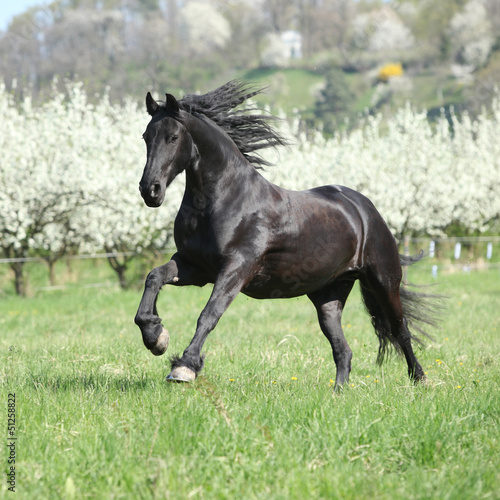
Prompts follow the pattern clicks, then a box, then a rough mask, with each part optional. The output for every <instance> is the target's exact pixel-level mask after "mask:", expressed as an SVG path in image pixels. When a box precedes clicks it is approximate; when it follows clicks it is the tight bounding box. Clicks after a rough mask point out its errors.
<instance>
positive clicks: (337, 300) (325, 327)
mask: <svg viewBox="0 0 500 500" xmlns="http://www.w3.org/2000/svg"><path fill="white" fill-rule="evenodd" d="M353 285H354V281H352V280H345V281H338V282H334V283H332V284H330V285H328V286H326V287H325V288H322V289H321V290H318V291H316V292H314V293H311V294H309V295H308V297H309V298H310V299H311V301H312V303H313V304H314V306H315V307H316V311H317V312H318V320H319V324H320V326H321V330H322V331H323V333H324V334H325V337H326V338H327V339H328V341H329V342H330V345H331V346H332V351H333V359H334V361H335V365H336V367H337V375H336V378H335V389H336V390H339V389H340V388H341V387H342V385H343V384H346V383H347V382H348V381H349V373H350V371H351V358H352V351H351V348H350V347H349V345H348V344H347V341H346V339H345V337H344V332H343V331H342V324H341V318H342V311H343V309H344V305H345V302H346V300H347V297H348V296H349V293H350V292H351V290H352V287H353Z"/></svg>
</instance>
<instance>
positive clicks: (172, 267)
mask: <svg viewBox="0 0 500 500" xmlns="http://www.w3.org/2000/svg"><path fill="white" fill-rule="evenodd" d="M206 283H207V281H206V279H204V277H203V275H202V273H201V272H200V271H199V270H197V269H196V268H194V267H192V266H190V265H189V264H186V263H185V262H184V261H183V259H182V257H181V256H180V255H179V254H175V255H174V256H173V257H172V259H171V260H170V261H169V262H167V263H166V264H164V265H163V266H159V267H156V268H155V269H153V270H152V271H151V272H150V273H149V274H148V277H147V278H146V284H145V286H144V293H143V295H142V299H141V303H140V304H139V309H138V310H137V314H136V316H135V323H136V325H137V326H138V327H139V328H140V329H141V333H142V340H143V341H144V345H145V346H146V347H147V348H148V349H149V350H150V351H151V352H152V353H153V354H154V355H155V356H160V355H161V354H163V353H164V352H165V351H166V350H167V347H168V341H169V334H168V331H167V330H166V329H165V328H164V327H163V325H162V324H161V318H160V317H159V316H158V311H157V309H156V300H157V298H158V293H159V292H160V289H161V288H162V286H163V285H176V286H185V285H197V286H203V285H205V284H206Z"/></svg>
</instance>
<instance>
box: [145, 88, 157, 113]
mask: <svg viewBox="0 0 500 500" xmlns="http://www.w3.org/2000/svg"><path fill="white" fill-rule="evenodd" d="M146 109H147V110H148V113H149V114H150V115H151V116H153V115H154V114H155V113H156V112H157V111H158V103H157V102H156V101H155V100H154V99H153V96H152V95H151V92H148V93H147V94H146Z"/></svg>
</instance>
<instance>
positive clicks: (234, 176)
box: [186, 117, 263, 198]
mask: <svg viewBox="0 0 500 500" xmlns="http://www.w3.org/2000/svg"><path fill="white" fill-rule="evenodd" d="M188 130H189V133H190V134H191V137H192V139H193V143H194V145H195V146H196V149H197V154H196V155H195V157H194V159H193V161H192V162H191V164H190V166H189V167H188V169H186V189H187V190H188V191H191V192H192V193H193V195H194V196H197V195H200V194H203V195H204V196H205V197H207V198H215V197H217V196H219V195H220V194H221V192H226V191H227V190H231V189H234V188H236V186H235V183H238V187H240V188H241V187H242V186H245V188H248V189H250V188H251V186H252V184H253V183H255V182H259V181H260V180H261V179H262V180H263V178H262V177H261V176H260V175H259V174H258V173H257V172H256V171H255V169H254V167H253V166H252V165H251V164H250V163H249V162H248V160H247V159H246V158H245V157H244V156H243V154H242V153H241V152H240V151H239V150H238V148H237V147H236V145H235V144H234V142H233V141H232V139H231V138H230V137H229V136H228V135H227V134H226V133H225V132H224V131H223V130H222V129H220V128H219V127H217V126H216V125H215V124H213V123H212V122H210V121H209V120H203V119H200V118H197V117H191V120H190V122H189V128H188Z"/></svg>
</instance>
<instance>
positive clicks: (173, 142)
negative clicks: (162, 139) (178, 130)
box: [168, 135, 179, 144]
mask: <svg viewBox="0 0 500 500" xmlns="http://www.w3.org/2000/svg"><path fill="white" fill-rule="evenodd" d="M178 139H179V136H178V135H173V136H171V137H170V139H169V140H168V142H171V143H172V144H175V143H176V142H177V140H178Z"/></svg>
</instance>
